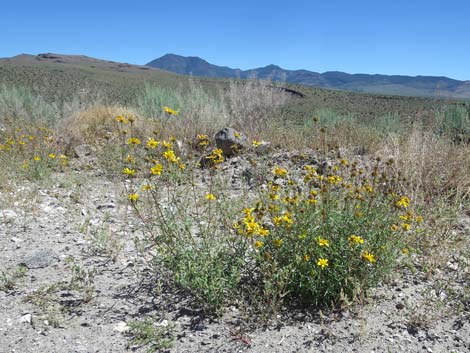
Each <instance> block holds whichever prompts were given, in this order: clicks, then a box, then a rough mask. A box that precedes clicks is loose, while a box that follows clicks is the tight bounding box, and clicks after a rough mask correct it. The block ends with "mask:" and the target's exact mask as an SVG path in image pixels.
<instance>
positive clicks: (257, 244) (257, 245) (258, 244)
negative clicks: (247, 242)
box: [255, 240, 264, 248]
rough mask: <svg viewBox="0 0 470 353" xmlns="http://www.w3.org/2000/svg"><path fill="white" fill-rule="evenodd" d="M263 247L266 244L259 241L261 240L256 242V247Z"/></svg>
mask: <svg viewBox="0 0 470 353" xmlns="http://www.w3.org/2000/svg"><path fill="white" fill-rule="evenodd" d="M263 245H264V243H263V242H262V241H259V240H257V241H255V247H257V248H261V247H262V246H263Z"/></svg>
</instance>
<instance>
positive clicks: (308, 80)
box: [146, 54, 470, 99]
mask: <svg viewBox="0 0 470 353" xmlns="http://www.w3.org/2000/svg"><path fill="white" fill-rule="evenodd" d="M146 66H150V67H153V68H158V69H161V70H165V71H170V72H175V73H178V74H183V75H193V76H201V77H221V78H240V79H247V78H250V77H256V78H259V79H270V80H273V81H283V82H284V81H285V82H288V83H294V84H301V85H307V86H313V87H321V88H330V89H339V90H346V91H354V92H364V93H376V94H392V95H404V96H418V97H419V96H423V97H440V98H464V99H469V98H470V81H459V80H454V79H451V78H448V77H443V76H402V75H378V74H374V75H371V74H348V73H345V72H339V71H328V72H324V73H318V72H313V71H308V70H286V69H283V68H281V67H279V66H277V65H268V66H265V67H260V68H256V69H250V70H240V69H232V68H229V67H226V66H217V65H213V64H211V63H209V62H207V61H205V60H203V59H201V58H198V57H195V56H180V55H176V54H166V55H164V56H162V57H161V58H158V59H155V60H153V61H151V62H149V63H148V64H146Z"/></svg>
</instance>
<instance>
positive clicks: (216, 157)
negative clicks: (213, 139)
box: [206, 148, 225, 165]
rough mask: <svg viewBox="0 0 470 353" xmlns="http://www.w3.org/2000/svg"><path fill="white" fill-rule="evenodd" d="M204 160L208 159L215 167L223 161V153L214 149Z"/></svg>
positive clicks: (218, 149)
mask: <svg viewBox="0 0 470 353" xmlns="http://www.w3.org/2000/svg"><path fill="white" fill-rule="evenodd" d="M206 159H208V160H209V161H211V162H212V163H213V164H215V165H217V164H219V163H222V162H223V161H224V160H225V158H224V153H223V151H222V150H221V149H220V148H215V149H214V150H212V152H211V154H209V155H208V156H206Z"/></svg>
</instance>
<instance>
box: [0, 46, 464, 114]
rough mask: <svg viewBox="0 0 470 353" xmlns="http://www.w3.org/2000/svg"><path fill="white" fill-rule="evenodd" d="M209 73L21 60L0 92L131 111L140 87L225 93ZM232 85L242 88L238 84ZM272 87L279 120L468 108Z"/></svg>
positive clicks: (79, 60)
mask: <svg viewBox="0 0 470 353" xmlns="http://www.w3.org/2000/svg"><path fill="white" fill-rule="evenodd" d="M170 59H171V57H170ZM196 61H198V60H196ZM172 62H173V64H174V65H175V67H177V66H178V65H179V70H183V69H184V70H186V69H185V65H186V61H185V60H182V61H180V62H179V64H178V61H172ZM199 64H200V65H199V67H200V68H201V69H202V68H203V67H204V66H207V65H209V67H212V66H211V64H208V63H206V64H204V62H203V63H201V62H199ZM213 69H214V71H213V74H212V75H213V76H214V77H194V78H191V81H192V83H191V84H189V80H190V78H189V77H188V76H183V75H179V74H176V73H173V72H167V71H163V70H159V69H156V68H152V67H148V66H141V65H132V64H128V63H119V62H114V61H109V60H100V59H95V58H90V57H87V56H83V55H64V54H52V53H47V54H39V55H28V54H22V55H18V56H15V57H11V58H3V59H2V58H0V89H1V88H2V86H10V87H11V86H14V87H25V88H27V89H28V90H30V91H32V92H33V93H35V94H38V95H40V96H42V97H43V98H45V99H46V100H48V101H53V102H56V103H58V104H67V103H68V102H71V101H73V100H77V99H80V100H82V99H84V100H86V99H88V100H89V99H91V100H96V101H97V102H102V103H109V104H114V103H118V104H122V105H126V106H132V105H133V104H134V102H135V101H136V97H138V96H139V95H141V94H142V92H143V91H144V89H145V87H146V85H152V86H159V87H164V88H168V89H178V90H180V89H183V90H191V87H194V86H197V87H202V88H203V89H204V90H205V91H206V92H208V93H209V94H214V95H215V96H219V95H220V92H221V91H226V90H229V89H230V82H229V80H228V79H225V78H217V77H218V76H219V73H220V72H221V71H219V69H220V70H222V72H223V71H224V70H225V71H227V72H232V71H230V70H231V69H229V68H220V67H217V66H216V67H215V68H213ZM175 71H176V69H175ZM266 71H268V72H272V71H273V67H267V69H266ZM260 72H261V73H262V72H263V71H262V70H261V71H260ZM263 77H264V76H263ZM235 82H237V84H243V82H241V81H238V80H235ZM276 86H277V87H278V88H280V89H284V90H285V91H286V92H289V93H292V97H293V99H291V100H289V101H288V103H287V104H286V106H285V107H284V108H283V115H284V117H285V118H286V119H287V120H290V119H298V118H300V119H303V118H304V117H307V116H312V114H315V112H317V111H321V110H324V109H327V110H331V111H333V112H335V113H339V114H344V115H351V114H352V115H354V116H358V117H363V118H373V117H378V116H384V115H390V114H397V115H399V116H400V117H403V118H405V119H413V118H414V117H415V116H416V114H417V113H419V114H422V113H423V112H427V111H433V110H436V109H443V108H446V107H447V106H449V105H459V106H465V107H466V108H468V107H469V104H470V103H468V102H465V101H460V100H459V101H455V100H449V99H430V98H423V97H411V96H398V95H384V94H369V93H356V92H351V91H341V90H332V89H325V88H317V87H312V86H306V85H300V84H292V83H282V84H278V85H276Z"/></svg>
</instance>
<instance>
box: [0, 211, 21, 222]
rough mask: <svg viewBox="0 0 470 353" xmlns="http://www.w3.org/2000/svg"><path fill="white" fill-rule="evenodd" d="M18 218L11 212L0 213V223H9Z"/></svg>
mask: <svg viewBox="0 0 470 353" xmlns="http://www.w3.org/2000/svg"><path fill="white" fill-rule="evenodd" d="M16 218H18V215H17V214H16V212H15V211H13V210H2V211H0V221H5V222H11V221H14V220H15V219H16Z"/></svg>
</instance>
